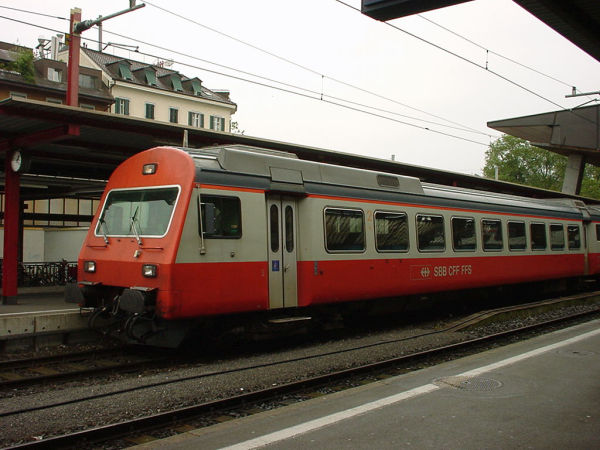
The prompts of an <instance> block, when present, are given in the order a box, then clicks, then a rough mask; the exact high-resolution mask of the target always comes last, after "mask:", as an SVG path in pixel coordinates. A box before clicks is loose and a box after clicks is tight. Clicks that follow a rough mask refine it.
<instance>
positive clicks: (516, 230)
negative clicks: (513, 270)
mask: <svg viewBox="0 0 600 450" xmlns="http://www.w3.org/2000/svg"><path fill="white" fill-rule="evenodd" d="M526 248H527V237H526V235H525V223H524V222H508V249H509V250H512V251H515V250H525V249H526Z"/></svg>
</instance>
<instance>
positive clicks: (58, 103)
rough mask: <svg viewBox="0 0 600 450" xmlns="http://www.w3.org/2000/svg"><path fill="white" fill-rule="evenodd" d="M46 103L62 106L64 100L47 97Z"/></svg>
mask: <svg viewBox="0 0 600 450" xmlns="http://www.w3.org/2000/svg"><path fill="white" fill-rule="evenodd" d="M46 101H47V102H48V103H54V104H55V105H62V102H63V101H62V100H61V99H60V98H52V97H47V98H46Z"/></svg>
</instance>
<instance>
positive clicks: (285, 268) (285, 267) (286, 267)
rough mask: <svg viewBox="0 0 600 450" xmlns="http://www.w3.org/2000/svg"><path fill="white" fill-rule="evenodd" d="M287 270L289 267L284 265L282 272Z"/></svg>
mask: <svg viewBox="0 0 600 450" xmlns="http://www.w3.org/2000/svg"><path fill="white" fill-rule="evenodd" d="M289 268H290V265H289V264H286V265H285V266H283V271H284V272H287V271H288V269H289Z"/></svg>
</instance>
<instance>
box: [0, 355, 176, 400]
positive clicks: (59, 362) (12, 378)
mask: <svg viewBox="0 0 600 450" xmlns="http://www.w3.org/2000/svg"><path fill="white" fill-rule="evenodd" d="M135 351H136V352H139V353H134V350H132V349H126V348H117V349H114V348H113V349H94V350H87V351H81V352H74V353H66V354H61V355H50V356H42V357H36V358H26V359H13V360H7V361H2V362H0V391H1V390H3V389H7V388H10V389H14V388H17V387H27V386H31V385H34V384H43V383H46V382H51V381H56V380H59V379H61V380H64V379H69V378H71V379H77V378H79V377H85V376H90V375H100V374H104V373H107V372H111V371H117V370H119V371H124V370H129V369H130V370H134V369H138V368H144V367H148V366H149V365H151V364H157V363H162V362H165V361H167V360H168V358H167V357H165V356H161V357H157V356H156V355H153V354H152V353H149V352H148V351H143V350H140V349H137V350H135Z"/></svg>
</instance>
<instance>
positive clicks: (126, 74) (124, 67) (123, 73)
mask: <svg viewBox="0 0 600 450" xmlns="http://www.w3.org/2000/svg"><path fill="white" fill-rule="evenodd" d="M119 77H121V78H123V79H124V80H129V81H133V74H132V73H131V69H130V68H129V65H128V64H127V63H125V62H120V63H119Z"/></svg>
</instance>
